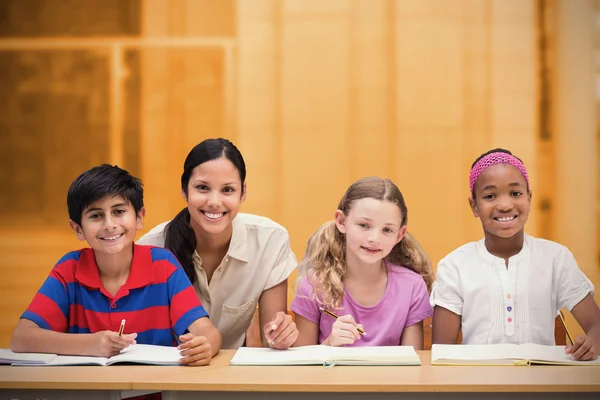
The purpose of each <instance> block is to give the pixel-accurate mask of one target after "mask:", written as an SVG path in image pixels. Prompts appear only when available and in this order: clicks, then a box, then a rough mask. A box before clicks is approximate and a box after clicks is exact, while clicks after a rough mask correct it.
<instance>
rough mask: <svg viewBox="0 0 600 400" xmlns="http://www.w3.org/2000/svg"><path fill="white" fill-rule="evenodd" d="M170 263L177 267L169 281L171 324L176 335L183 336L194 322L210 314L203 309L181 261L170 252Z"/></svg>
mask: <svg viewBox="0 0 600 400" xmlns="http://www.w3.org/2000/svg"><path fill="white" fill-rule="evenodd" d="M168 261H169V262H170V263H171V264H172V265H173V266H174V267H175V268H174V270H173V272H172V273H171V274H170V275H169V278H168V279H167V288H168V291H169V299H170V308H169V313H170V316H171V324H172V327H173V330H174V331H175V334H177V335H178V336H179V335H183V334H184V333H185V332H186V330H187V329H188V327H189V326H190V325H191V324H192V322H194V321H196V320H197V319H200V318H202V317H208V313H207V312H206V310H205V309H204V307H202V304H201V303H200V300H199V299H198V296H197V295H196V292H195V290H194V288H193V286H192V284H191V283H190V280H189V278H188V277H187V275H186V274H185V272H184V270H183V268H182V267H181V265H180V264H179V261H177V259H176V258H175V256H174V255H173V254H171V253H170V252H169V256H168Z"/></svg>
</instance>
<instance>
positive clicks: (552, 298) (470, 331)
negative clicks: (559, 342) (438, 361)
mask: <svg viewBox="0 0 600 400" xmlns="http://www.w3.org/2000/svg"><path fill="white" fill-rule="evenodd" d="M588 293H591V294H592V295H593V293H594V286H593V285H592V283H591V282H590V280H589V279H588V278H587V277H586V276H585V275H584V274H583V272H581V270H580V269H579V267H578V266H577V263H576V261H575V258H574V257H573V255H572V254H571V252H570V251H569V250H568V249H567V248H566V247H565V246H562V245H560V244H558V243H555V242H552V241H549V240H544V239H537V238H534V237H532V236H529V235H525V241H524V244H523V248H522V249H521V251H520V252H519V253H518V254H516V255H515V256H513V257H511V258H510V259H509V260H508V268H507V267H506V264H505V261H504V259H502V258H499V257H496V256H494V255H492V254H490V253H489V252H488V251H487V249H486V247H485V239H482V240H480V241H478V242H471V243H468V244H466V245H464V246H462V247H459V248H458V249H456V250H454V251H453V252H452V253H450V254H449V255H448V256H446V257H445V258H444V259H442V260H441V261H440V262H439V264H438V268H437V278H436V281H435V283H434V285H433V288H432V291H431V297H430V302H431V305H432V306H440V307H443V308H446V309H448V310H450V311H452V312H453V313H455V314H458V315H461V316H462V321H461V323H462V337H463V340H462V342H463V343H464V344H486V343H516V344H519V343H537V344H545V345H553V344H554V320H555V318H556V315H557V314H558V311H559V310H560V309H561V308H566V309H568V310H569V311H570V310H571V309H573V307H575V306H576V305H577V304H578V303H579V302H580V301H581V300H583V298H584V297H585V296H587V294H588Z"/></svg>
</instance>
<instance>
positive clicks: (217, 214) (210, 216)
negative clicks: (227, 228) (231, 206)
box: [200, 211, 227, 221]
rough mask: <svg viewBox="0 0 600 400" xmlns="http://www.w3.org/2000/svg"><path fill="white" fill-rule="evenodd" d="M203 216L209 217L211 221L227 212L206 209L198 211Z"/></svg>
mask: <svg viewBox="0 0 600 400" xmlns="http://www.w3.org/2000/svg"><path fill="white" fill-rule="evenodd" d="M200 212H201V213H202V214H203V215H204V216H205V217H206V219H209V220H211V221H217V220H219V219H221V218H223V216H224V215H225V214H227V212H220V213H211V212H207V211H200Z"/></svg>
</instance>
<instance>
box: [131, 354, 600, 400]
mask: <svg viewBox="0 0 600 400" xmlns="http://www.w3.org/2000/svg"><path fill="white" fill-rule="evenodd" d="M418 353H419V356H420V357H421V362H422V364H423V365H422V366H421V367H344V366H336V367H333V368H325V367H322V366H302V367H232V366H229V365H228V364H226V365H225V366H223V367H220V368H215V369H211V370H207V371H201V370H198V369H194V370H185V371H183V373H181V374H177V375H170V376H168V377H164V378H158V379H156V378H153V379H150V380H146V381H143V382H134V383H133V388H134V389H138V390H163V391H164V393H163V399H166V400H174V399H178V400H179V399H191V398H196V397H198V393H197V392H196V393H195V391H204V392H209V393H204V394H203V396H208V398H211V399H241V398H244V399H250V400H252V399H264V398H272V399H274V398H281V397H282V396H285V398H286V400H296V399H311V400H314V399H319V398H323V399H342V398H343V399H361V400H365V399H372V398H374V399H388V398H397V397H398V393H403V395H402V396H403V397H402V398H403V399H412V398H414V399H433V398H443V399H444V400H452V399H461V400H464V399H470V398H478V397H484V396H485V398H486V399H499V398H505V397H507V396H508V395H509V394H510V396H511V400H512V399H537V398H540V399H541V398H543V399H564V398H567V397H568V398H570V400H574V399H598V397H599V393H600V367H592V366H590V367H557V366H532V367H512V366H507V367H444V366H432V365H431V353H430V352H429V351H420V352H418ZM233 354H234V352H233V351H223V353H222V354H221V357H222V358H224V357H227V358H228V359H230V358H231V357H232V356H233ZM281 392H287V393H285V395H284V394H283V393H281ZM594 392H595V393H594ZM567 393H570V394H567ZM482 394H484V395H482Z"/></svg>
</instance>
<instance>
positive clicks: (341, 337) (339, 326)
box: [323, 314, 364, 346]
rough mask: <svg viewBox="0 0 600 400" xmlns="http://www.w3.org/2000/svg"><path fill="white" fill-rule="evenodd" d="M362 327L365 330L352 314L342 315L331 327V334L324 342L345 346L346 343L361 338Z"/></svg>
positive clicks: (330, 344)
mask: <svg viewBox="0 0 600 400" xmlns="http://www.w3.org/2000/svg"><path fill="white" fill-rule="evenodd" d="M356 328H360V329H362V330H363V331H364V329H363V326H362V325H361V324H357V323H356V321H355V320H354V318H353V317H352V315H350V314H346V315H342V316H341V317H339V318H338V319H336V320H335V322H334V323H333V326H332V328H331V335H329V337H328V338H327V340H325V342H323V344H328V345H329V346H343V345H346V344H352V343H354V342H355V341H357V340H358V339H360V332H358V329H356Z"/></svg>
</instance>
